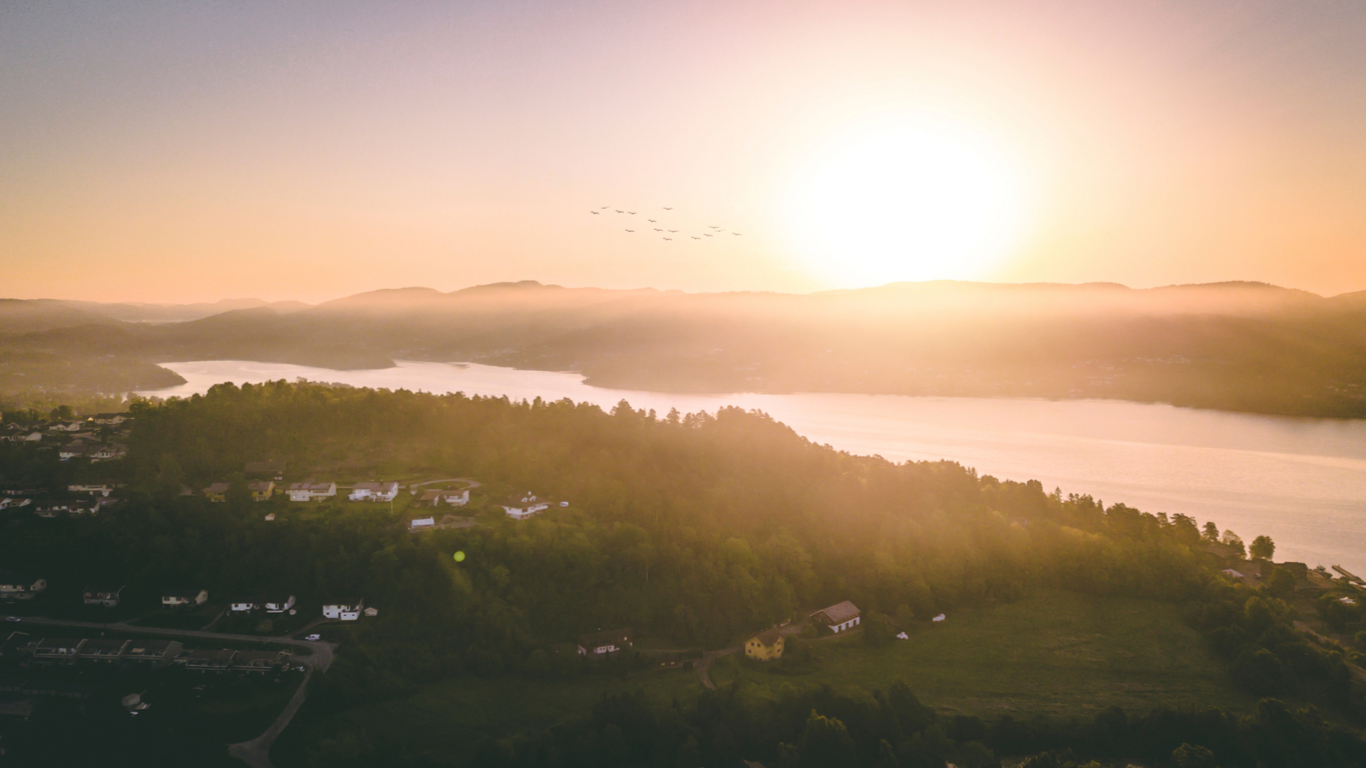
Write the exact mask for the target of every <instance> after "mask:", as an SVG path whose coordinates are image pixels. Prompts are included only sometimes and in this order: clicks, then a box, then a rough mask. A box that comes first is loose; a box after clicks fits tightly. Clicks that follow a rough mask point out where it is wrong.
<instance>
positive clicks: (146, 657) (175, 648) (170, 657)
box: [123, 640, 183, 667]
mask: <svg viewBox="0 0 1366 768" xmlns="http://www.w3.org/2000/svg"><path fill="white" fill-rule="evenodd" d="M182 649H183V646H181V644H180V643H179V642H178V641H176V640H131V641H129V643H128V647H127V648H125V649H124V651H123V659H124V661H130V662H133V663H135V664H143V665H147V666H153V667H155V666H160V665H162V664H166V663H168V662H171V661H175V658H176V657H177V656H179V655H180V652H181V650H182Z"/></svg>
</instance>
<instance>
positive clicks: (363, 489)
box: [347, 482, 398, 501]
mask: <svg viewBox="0 0 1366 768" xmlns="http://www.w3.org/2000/svg"><path fill="white" fill-rule="evenodd" d="M395 496H398V483H392V482H391V483H356V484H355V485H353V486H351V493H350V494H349V495H348V496H347V498H349V499H350V500H352V501H393V500H394V497H395Z"/></svg>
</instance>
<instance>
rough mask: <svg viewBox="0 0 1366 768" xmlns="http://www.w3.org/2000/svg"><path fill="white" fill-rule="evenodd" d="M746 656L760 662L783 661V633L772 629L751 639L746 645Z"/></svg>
mask: <svg viewBox="0 0 1366 768" xmlns="http://www.w3.org/2000/svg"><path fill="white" fill-rule="evenodd" d="M745 655H746V656H748V657H750V658H751V659H757V660H759V661H772V660H773V659H781V658H782V657H783V633H781V632H779V631H778V630H776V629H770V630H766V631H764V632H760V633H759V634H757V635H755V636H754V637H751V638H750V639H749V641H748V642H746V643H745Z"/></svg>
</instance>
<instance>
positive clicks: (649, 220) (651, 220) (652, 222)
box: [646, 219, 659, 224]
mask: <svg viewBox="0 0 1366 768" xmlns="http://www.w3.org/2000/svg"><path fill="white" fill-rule="evenodd" d="M646 221H648V222H650V223H651V224H658V223H659V222H657V221H655V220H654V219H646Z"/></svg>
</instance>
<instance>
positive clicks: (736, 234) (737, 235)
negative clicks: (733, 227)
mask: <svg viewBox="0 0 1366 768" xmlns="http://www.w3.org/2000/svg"><path fill="white" fill-rule="evenodd" d="M731 234H732V235H735V236H736V237H739V236H740V233H739V232H732V233H731Z"/></svg>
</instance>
